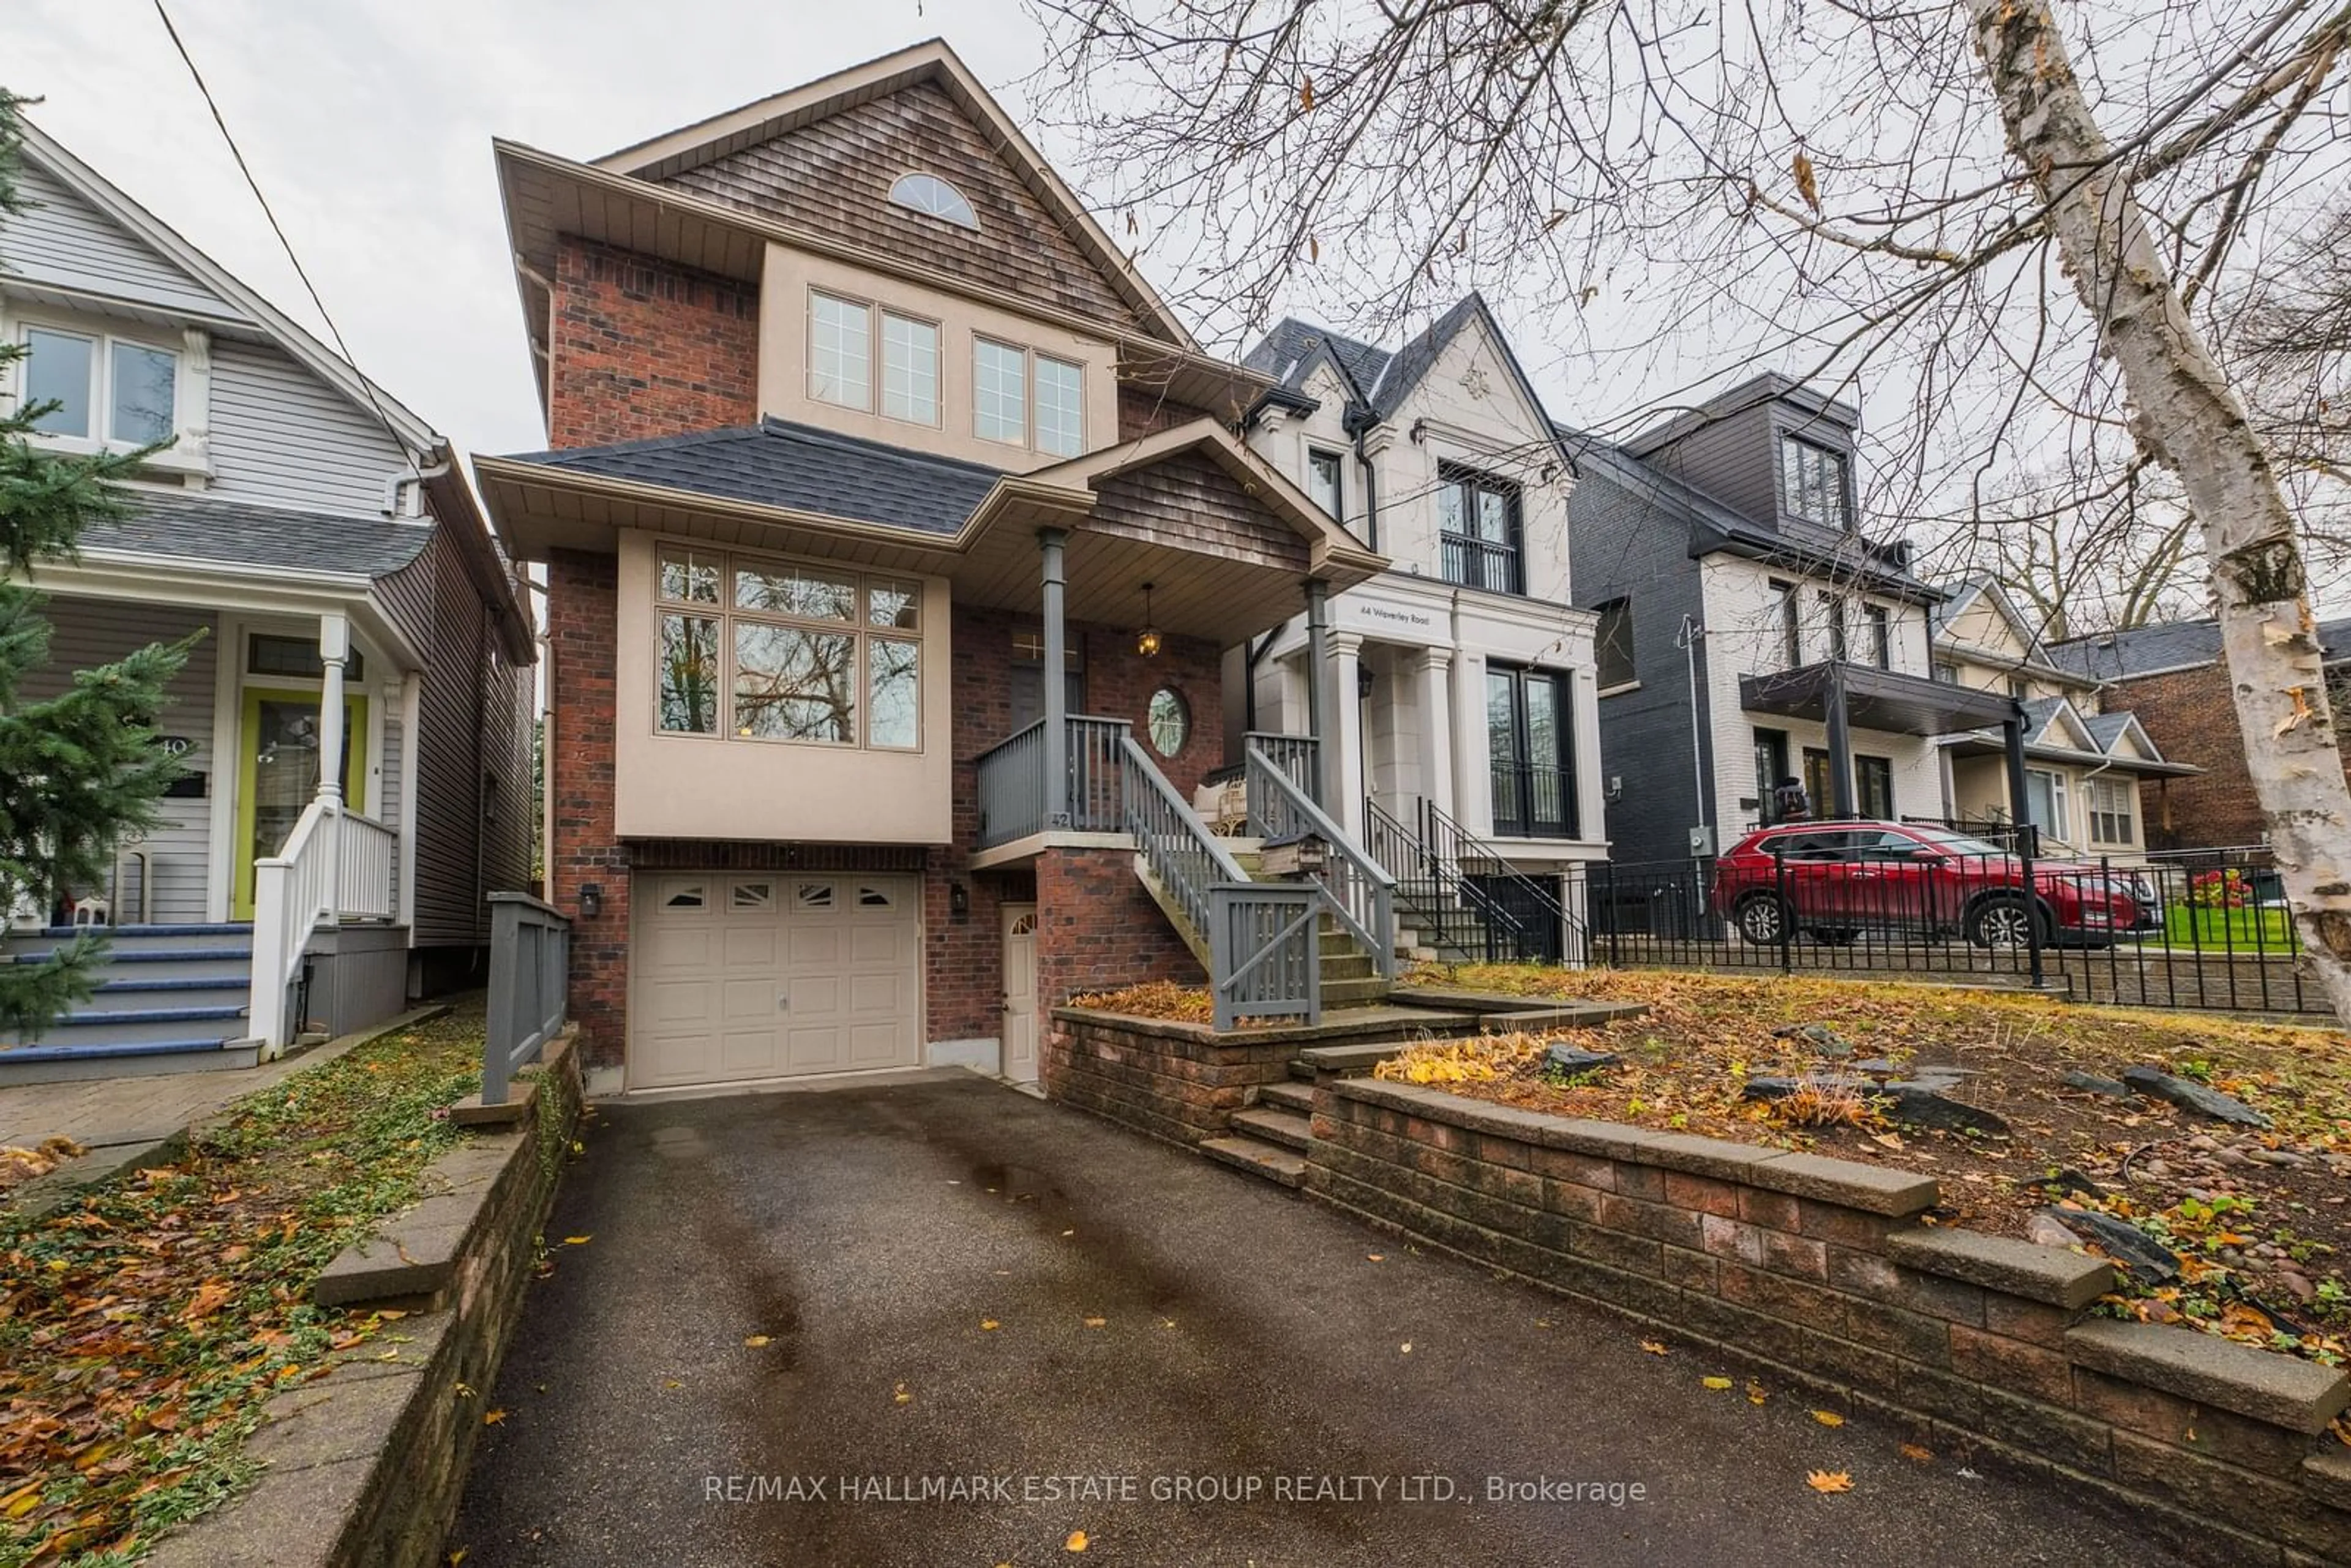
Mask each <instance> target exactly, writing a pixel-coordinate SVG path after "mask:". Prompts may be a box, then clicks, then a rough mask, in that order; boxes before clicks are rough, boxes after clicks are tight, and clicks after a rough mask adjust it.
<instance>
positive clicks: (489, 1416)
mask: <svg viewBox="0 0 2351 1568" xmlns="http://www.w3.org/2000/svg"><path fill="white" fill-rule="evenodd" d="M506 1418H507V1413H506V1412H505V1411H503V1410H485V1411H483V1412H482V1425H483V1426H485V1427H495V1426H496V1425H497V1424H498V1423H499V1422H501V1421H503V1420H505V1419H506Z"/></svg>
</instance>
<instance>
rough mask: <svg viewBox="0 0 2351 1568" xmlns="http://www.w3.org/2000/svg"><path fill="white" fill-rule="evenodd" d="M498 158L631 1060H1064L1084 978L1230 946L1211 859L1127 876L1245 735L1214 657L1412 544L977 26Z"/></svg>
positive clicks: (598, 964) (579, 862) (569, 711)
mask: <svg viewBox="0 0 2351 1568" xmlns="http://www.w3.org/2000/svg"><path fill="white" fill-rule="evenodd" d="M496 156H497V165H498V172H499V178H500V182H501V185H502V188H503V191H504V195H505V204H506V216H507V225H508V229H509V232H510V235H511V238H512V242H513V249H514V253H515V256H516V276H517V283H518V286H519V287H520V290H521V295H522V301H523V307H524V315H525V319H526V321H527V324H528V335H529V349H530V352H531V355H532V359H533V362H534V364H535V366H536V368H537V371H538V384H539V389H540V392H541V395H542V398H543V402H544V404H545V409H546V414H547V424H548V434H549V447H548V450H546V451H543V452H538V453H533V454H527V455H517V456H511V457H502V458H485V459H482V460H481V461H479V462H478V464H477V465H476V471H477V474H478V476H479V478H480V481H481V486H482V489H483V493H484V496H485V498H486V503H487V504H488V506H489V507H490V508H491V510H492V512H493V514H494V515H495V517H496V518H497V520H498V523H499V525H500V528H501V529H502V531H503V533H504V535H505V537H506V538H508V539H510V540H511V541H513V543H514V545H515V548H516V549H517V550H518V551H520V552H521V553H522V554H523V555H524V556H525V557H526V558H528V559H532V560H535V561H538V562H541V563H543V565H544V568H545V571H546V576H547V588H548V615H549V643H550V646H551V655H550V666H549V682H548V689H549V715H548V721H547V722H548V741H547V750H548V769H547V771H548V781H547V791H548V811H549V838H550V852H549V856H548V869H549V897H550V898H551V899H552V900H554V901H555V902H556V903H557V904H559V905H560V906H562V907H563V908H565V909H566V910H567V911H569V912H570V913H572V914H573V915H574V916H575V918H576V920H577V923H578V924H577V926H576V928H575V939H574V949H573V952H574V962H573V988H574V994H573V1002H574V1006H573V1012H574V1016H575V1017H577V1018H579V1019H580V1020H581V1022H582V1025H583V1028H584V1030H585V1038H586V1041H587V1060H588V1061H589V1062H590V1066H591V1068H592V1069H594V1070H595V1071H596V1072H597V1074H598V1077H599V1080H600V1082H607V1083H611V1082H623V1083H625V1084H627V1085H628V1086H631V1087H633V1088H652V1087H664V1086H676V1085H689V1084H707V1083H717V1082H745V1081H752V1080H760V1079H770V1078H782V1077H792V1076H798V1075H803V1074H813V1073H830V1072H841V1071H863V1070H872V1069H884V1068H897V1067H905V1066H914V1065H919V1064H923V1063H947V1062H963V1063H969V1064H973V1065H978V1066H982V1067H987V1068H991V1069H996V1070H1000V1071H1003V1072H1004V1073H1006V1074H1007V1075H1008V1076H1011V1077H1015V1078H1030V1077H1036V1076H1038V1075H1039V1074H1040V1065H1041V1066H1042V1068H1043V1071H1044V1075H1045V1076H1046V1077H1047V1078H1048V1080H1049V1081H1050V1077H1051V1071H1052V1064H1051V1062H1050V1060H1048V1061H1042V1062H1041V1064H1040V1056H1044V1055H1048V1054H1049V1053H1050V1049H1051V1040H1050V1030H1046V1031H1044V1032H1045V1034H1046V1036H1047V1038H1043V1039H1040V1021H1041V1020H1043V1019H1046V1018H1048V1017H1049V1016H1050V1009H1051V1008H1052V1006H1054V1005H1055V1004H1056V1003H1058V1002H1059V1001H1060V1000H1061V999H1062V998H1066V997H1067V996H1069V995H1070V994H1071V992H1072V991H1075V990H1078V989H1081V988H1091V987H1096V986H1102V985H1118V984H1124V983H1128V982H1131V981H1134V980H1140V979H1148V978H1158V977H1166V978H1192V977H1196V976H1197V975H1198V974H1199V973H1200V958H1199V957H1198V956H1196V954H1197V953H1200V952H1205V951H1206V949H1207V944H1206V943H1205V942H1204V940H1203V936H1204V933H1203V932H1202V931H1201V930H1200V929H1199V925H1200V922H1199V921H1198V919H1196V918H1192V919H1188V920H1187V919H1186V918H1183V917H1182V907H1189V906H1184V905H1183V897H1182V894H1183V893H1184V888H1180V887H1171V886H1170V885H1169V883H1171V882H1183V883H1185V884H1186V886H1187V887H1188V886H1191V885H1192V883H1190V882H1187V881H1186V878H1187V877H1188V876H1189V874H1190V873H1188V872H1182V873H1180V874H1179V872H1180V868H1175V867H1174V866H1173V863H1172V862H1163V864H1162V873H1161V874H1158V875H1155V876H1153V877H1149V878H1146V877H1144V876H1141V875H1138V873H1137V869H1136V861H1137V853H1138V849H1147V848H1150V847H1152V844H1160V845H1162V847H1164V842H1165V841H1167V840H1165V835H1164V834H1163V835H1162V838H1160V839H1154V840H1153V841H1151V843H1149V844H1146V843H1144V842H1143V841H1140V840H1139V839H1138V836H1137V835H1136V834H1135V833H1134V832H1131V831H1128V830H1129V828H1130V826H1131V824H1132V822H1133V821H1134V816H1133V813H1132V811H1131V810H1130V809H1129V807H1130V804H1133V805H1134V807H1135V809H1137V810H1144V811H1146V812H1148V813H1151V814H1153V821H1156V822H1159V823H1161V824H1162V825H1163V827H1165V831H1166V832H1167V833H1174V834H1177V835H1178V836H1180V835H1181V834H1182V833H1184V832H1186V831H1189V830H1188V829H1186V826H1185V822H1184V821H1183V819H1184V818H1186V817H1187V816H1188V814H1189V809H1190V802H1191V800H1192V799H1193V797H1194V795H1195V793H1196V790H1197V789H1199V787H1200V786H1201V784H1202V783H1203V782H1204V781H1205V780H1206V779H1207V777H1208V776H1209V775H1210V774H1211V773H1212V772H1215V771H1217V769H1219V768H1223V767H1224V766H1225V765H1226V764H1227V762H1228V761H1238V760H1239V758H1236V757H1229V756H1228V750H1227V747H1226V745H1225V737H1224V736H1223V733H1222V731H1223V725H1222V722H1221V715H1222V713H1223V711H1224V708H1225V701H1226V699H1225V690H1224V682H1225V678H1226V677H1225V673H1224V670H1225V655H1226V653H1227V651H1228V650H1229V649H1234V648H1237V647H1240V646H1242V645H1243V644H1245V643H1249V641H1250V640H1251V639H1252V638H1254V637H1257V636H1259V635H1260V634H1261V633H1263V632H1265V631H1266V630H1267V629H1269V628H1271V627H1275V626H1279V625H1280V624H1282V623H1284V622H1286V621H1288V620H1289V619H1290V617H1291V616H1292V615H1293V614H1295V613H1296V612H1299V610H1300V609H1301V606H1313V607H1315V612H1316V613H1317V614H1318V615H1320V614H1321V613H1322V606H1324V605H1326V604H1327V602H1328V600H1329V598H1330V596H1332V595H1333V594H1336V593H1341V592H1343V591H1345V590H1347V589H1349V588H1351V587H1353V586H1354V585H1355V584H1357V583H1359V582H1362V581H1364V580H1366V579H1368V578H1369V577H1371V576H1372V575H1373V574H1374V573H1375V572H1377V571H1378V570H1380V569H1381V567H1382V566H1383V565H1384V561H1383V560H1382V559H1381V558H1380V557H1379V556H1378V555H1377V554H1375V553H1374V551H1373V550H1371V549H1368V548H1367V547H1366V546H1365V545H1364V544H1363V543H1361V542H1359V541H1358V540H1357V539H1356V538H1353V536H1351V535H1350V534H1349V533H1348V532H1347V530H1346V529H1345V528H1343V527H1341V526H1340V524H1339V523H1338V522H1337V521H1335V520H1334V519H1333V518H1332V517H1331V516H1329V515H1328V514H1326V512H1325V511H1324V510H1323V509H1322V507H1318V506H1317V505H1315V503H1314V502H1313V501H1312V500H1311V499H1310V498H1309V497H1308V496H1307V495H1306V494H1305V493H1304V492H1303V490H1302V489H1301V487H1300V486H1298V485H1297V484H1296V483H1294V482H1293V481H1292V480H1291V479H1290V478H1289V477H1286V476H1284V475H1283V474H1282V473H1280V471H1278V469H1277V468H1276V467H1275V466H1273V465H1269V464H1267V463H1266V462H1265V461H1263V460H1262V459H1261V458H1259V456H1257V455H1254V454H1252V453H1251V452H1250V451H1249V449H1248V448H1247V447H1246V445H1245V444H1243V443H1242V441H1241V440H1240V438H1239V437H1238V435H1237V434H1236V433H1235V432H1236V428H1237V427H1238V423H1239V421H1240V419H1241V417H1242V415H1243V414H1244V413H1246V412H1247V411H1248V410H1249V408H1250V407H1252V406H1253V405H1255V404H1256V403H1257V402H1259V400H1260V399H1261V398H1262V397H1263V396H1264V395H1265V394H1266V393H1267V392H1269V391H1270V390H1271V386H1272V378H1271V377H1270V376H1267V375H1264V374H1262V373H1259V372H1258V371H1253V370H1250V369H1249V368H1247V367H1245V366H1241V365H1237V364H1231V363H1227V362H1224V361H1218V360H1217V359H1215V358H1213V357H1211V356H1209V355H1207V354H1206V353H1204V352H1203V351H1202V350H1200V348H1199V347H1198V345H1197V344H1196V342H1195V341H1194V340H1193V339H1192V337H1191V335H1190V333H1189V332H1188V330H1187V329H1186V328H1185V326H1184V325H1183V324H1182V323H1181V322H1180V321H1179V320H1177V319H1175V316H1174V315H1173V313H1172V312H1170V310H1169V309H1168V308H1167V307H1166V306H1165V303H1164V302H1163V301H1162V300H1161V299H1160V298H1159V297H1158V295H1157V294H1156V293H1155V291H1154V290H1153V288H1152V287H1151V286H1150V285H1149V284H1148V283H1147V282H1146V281H1144V279H1143V278H1142V277H1140V276H1139V275H1138V274H1137V273H1136V272H1135V270H1134V268H1133V267H1131V266H1130V265H1129V264H1128V262H1127V260H1126V258H1125V257H1124V256H1122V255H1121V254H1120V252H1119V250H1118V248H1117V247H1116V246H1115V245H1114V244H1113V242H1112V241H1111V239H1110V237H1109V236H1108V235H1106V234H1105V233H1104V232H1103V231H1102V228H1101V226H1100V225H1098V224H1097V223H1096V222H1095V220H1094V219H1093V218H1092V216H1091V215H1090V214H1087V212H1086V211H1085V210H1084V208H1083V207H1082V206H1081V204H1079V203H1078V201H1077V200H1076V198H1075V197H1074V196H1073V195H1072V194H1071V192H1070V191H1069V189H1068V188H1067V187H1066V186H1065V185H1064V184H1063V183H1062V182H1061V180H1060V178H1059V177H1057V176H1056V175H1055V173H1054V172H1053V171H1052V170H1051V169H1050V167H1049V166H1048V165H1047V164H1046V163H1045V162H1044V161H1043V160H1042V159H1041V158H1040V157H1039V156H1038V154H1037V153H1036V152H1035V151H1034V150H1033V149H1032V148H1031V147H1030V146H1029V142H1028V141H1027V139H1026V138H1025V137H1024V136H1023V135H1022V134H1021V132H1020V131H1019V128H1018V127H1017V126H1016V125H1014V124H1013V123H1012V122H1011V121H1010V120H1008V118H1007V117H1006V116H1005V115H1004V113H1003V111H1002V110H1000V108H998V105H997V104H996V103H995V102H994V101H993V100H992V99H990V97H989V96H988V94H987V92H986V91H985V90H984V89H982V88H981V87H980V86H979V85H978V83H977V81H975V80H974V79H973V78H972V77H971V75H970V73H969V72H968V71H967V69H966V68H964V66H963V65H962V64H961V62H960V61H958V60H957V59H956V57H955V55H954V54H953V52H952V51H950V50H949V49H948V48H947V47H946V46H945V45H943V44H939V43H935V42H934V43H929V44H925V45H922V46H919V47H914V48H911V49H908V50H905V51H903V52H901V53H899V54H896V55H893V56H890V57H885V58H883V59H880V60H876V61H873V62H872V63H871V64H869V65H866V66H862V67H860V68H855V69H852V70H850V71H846V72H843V73H841V74H839V75H837V76H834V77H831V78H825V79H823V80H820V81H818V82H814V83H811V84H810V85H808V86H806V87H802V88H799V89H793V90H791V91H789V92H786V93H783V94H781V95H779V96H778V97H776V98H772V99H767V100H764V101H762V102H759V103H756V104H752V105H749V106H747V107H745V108H743V109H740V110H734V111H732V112H730V113H727V114H724V115H720V116H718V117H716V118H715V119H712V120H705V121H704V122H702V123H700V124H697V125H694V126H690V127H687V128H685V129H684V130H681V131H674V132H673V133H670V134H668V135H664V136H661V137H657V138H655V139H653V140H652V141H646V142H643V143H641V144H639V145H637V146H634V147H632V148H629V149H627V150H625V151H623V152H618V153H614V154H612V155H611V156H609V157H606V158H602V159H599V160H596V161H595V162H575V161H572V160H569V159H566V158H561V157H558V156H554V155H552V154H549V153H546V152H538V151H536V150H533V149H529V148H525V147H520V146H515V145H511V144H505V143H501V144H500V145H499V146H498V148H497V150H496ZM1331 667H1332V661H1331V660H1330V659H1328V658H1327V657H1326V658H1325V659H1324V660H1323V661H1322V665H1321V668H1322V670H1323V672H1324V678H1325V680H1326V681H1327V680H1328V672H1329V670H1330V668H1331ZM1315 738H1316V737H1315V736H1314V735H1313V734H1312V733H1310V732H1308V731H1306V730H1304V729H1303V728H1299V729H1298V730H1297V731H1296V734H1295V739H1296V741H1297V744H1296V745H1294V746H1293V747H1291V748H1290V750H1289V751H1288V752H1286V753H1285V754H1284V755H1285V756H1286V757H1287V758H1289V759H1290V766H1291V767H1292V768H1294V770H1295V771H1296V773H1297V776H1298V777H1299V778H1301V779H1315V778H1317V777H1318V776H1319V765H1318V764H1316V763H1315V762H1314V761H1313V759H1312V752H1313V746H1314V740H1315ZM1186 843H1187V844H1189V845H1190V849H1191V852H1196V858H1197V860H1198V862H1199V864H1200V865H1201V866H1203V867H1206V866H1209V865H1210V864H1211V862H1214V863H1215V864H1216V865H1217V866H1221V867H1222V868H1223V869H1222V870H1221V871H1218V872H1217V874H1218V875H1226V876H1229V875H1233V874H1239V873H1238V872H1237V871H1235V870H1234V868H1233V867H1232V866H1231V864H1230V862H1229V860H1225V861H1218V860H1217V856H1218V855H1220V854H1222V853H1223V851H1221V850H1217V849H1208V848H1202V847H1201V846H1200V845H1199V844H1198V843H1197V842H1196V841H1194V840H1188V839H1187V840H1186ZM1186 863H1187V864H1188V863H1189V862H1186ZM1178 906H1182V907H1178ZM1169 907H1176V908H1177V914H1175V915H1170V914H1168V913H1165V912H1163V911H1164V909H1165V908H1169ZM1196 913H1197V911H1196V909H1195V911H1194V914H1195V915H1196Z"/></svg>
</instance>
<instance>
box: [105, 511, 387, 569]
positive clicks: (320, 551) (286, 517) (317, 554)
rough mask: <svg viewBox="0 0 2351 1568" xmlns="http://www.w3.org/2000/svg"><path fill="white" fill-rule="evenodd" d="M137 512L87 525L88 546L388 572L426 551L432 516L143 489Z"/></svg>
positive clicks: (242, 562) (240, 562)
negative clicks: (356, 513)
mask: <svg viewBox="0 0 2351 1568" xmlns="http://www.w3.org/2000/svg"><path fill="white" fill-rule="evenodd" d="M132 506H133V510H132V511H131V515H130V516H128V517H123V518H121V519H120V520H119V521H112V522H99V523H93V524H91V525H90V526H89V528H86V529H84V530H83V532H82V536H81V548H82V549H86V550H125V551H131V552H135V553H137V554H141V555H159V556H172V557H178V558H183V559H192V560H208V561H219V562H223V563H225V564H228V565H232V566H275V567H287V568H291V569H293V570H297V571H340V572H350V573H352V574H355V575H358V576H361V577H370V578H376V577H383V576H385V575H387V574H389V573H391V572H394V571H397V570H400V569H401V568H402V567H403V566H406V565H407V564H408V563H409V562H410V561H412V560H414V559H416V558H417V557H418V556H419V555H420V554H422V553H423V549H424V547H425V545H426V544H428V543H429V542H431V540H432V538H433V528H432V525H431V524H430V523H429V522H427V521H423V520H418V519H409V520H406V521H398V520H395V519H393V518H391V517H339V516H337V515H335V514H333V513H331V512H297V511H287V510H285V509H282V508H280V507H256V506H252V505H249V504H246V503H245V502H241V501H228V500H218V499H213V498H209V497H207V498H201V499H200V498H197V497H178V496H161V495H147V494H144V493H141V495H139V496H138V497H136V499H135V500H134V501H133V503H132Z"/></svg>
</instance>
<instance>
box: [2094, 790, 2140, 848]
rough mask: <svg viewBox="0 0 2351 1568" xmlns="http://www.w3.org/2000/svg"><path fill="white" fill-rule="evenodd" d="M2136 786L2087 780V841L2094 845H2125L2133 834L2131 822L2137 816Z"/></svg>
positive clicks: (2130, 840)
mask: <svg viewBox="0 0 2351 1568" xmlns="http://www.w3.org/2000/svg"><path fill="white" fill-rule="evenodd" d="M2137 803H2138V786H2137V784H2134V783H2132V782H2131V781H2129V780H2128V779H2091V780H2090V841H2091V842H2092V843H2094V844H2128V843H2130V842H2132V841H2133V840H2134V839H2135V838H2136V837H2137V834H2136V832H2135V831H2134V828H2133V822H2132V820H2133V818H2134V817H2136V816H2137V810H2136V808H2137Z"/></svg>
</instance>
